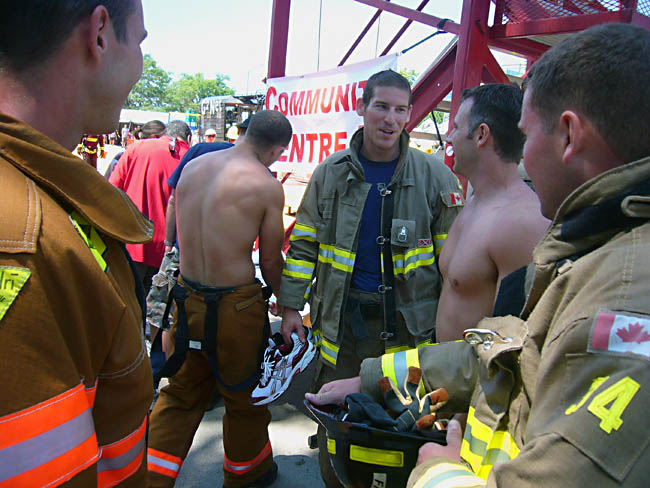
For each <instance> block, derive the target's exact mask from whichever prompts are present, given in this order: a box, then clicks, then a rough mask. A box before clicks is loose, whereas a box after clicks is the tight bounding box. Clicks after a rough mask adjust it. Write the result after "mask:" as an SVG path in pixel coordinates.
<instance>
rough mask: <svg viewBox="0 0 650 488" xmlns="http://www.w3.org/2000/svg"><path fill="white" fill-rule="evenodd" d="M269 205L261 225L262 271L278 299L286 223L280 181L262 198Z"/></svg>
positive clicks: (274, 183)
mask: <svg viewBox="0 0 650 488" xmlns="http://www.w3.org/2000/svg"><path fill="white" fill-rule="evenodd" d="M262 198H264V199H265V200H266V202H268V203H267V205H266V208H265V210H264V217H262V223H261V225H260V232H259V238H260V269H261V271H262V277H263V278H264V281H266V283H268V284H269V285H271V288H273V293H274V294H275V296H276V297H277V296H278V294H279V292H280V281H281V276H282V266H283V265H284V258H283V257H282V243H283V242H284V223H283V222H282V209H283V208H284V192H283V190H282V185H280V182H279V181H277V180H276V181H274V182H273V185H272V186H270V188H269V191H268V192H265V195H263V196H262Z"/></svg>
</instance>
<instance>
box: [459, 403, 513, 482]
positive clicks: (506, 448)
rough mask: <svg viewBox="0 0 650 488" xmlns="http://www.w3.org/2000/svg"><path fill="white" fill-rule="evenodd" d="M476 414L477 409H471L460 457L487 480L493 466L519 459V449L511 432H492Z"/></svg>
mask: <svg viewBox="0 0 650 488" xmlns="http://www.w3.org/2000/svg"><path fill="white" fill-rule="evenodd" d="M475 413H476V411H475V409H474V408H473V407H470V408H469V414H468V416H467V428H466V429H465V436H464V438H463V443H462V446H461V450H460V455H461V457H462V458H463V459H464V460H465V461H467V462H468V463H469V465H470V466H471V467H472V470H473V471H474V473H476V474H477V475H478V476H480V477H481V478H483V479H487V478H488V476H489V475H490V471H491V470H492V466H494V465H495V464H497V463H501V462H504V461H509V460H511V459H514V458H515V457H517V456H518V455H519V447H517V444H516V443H515V440H514V439H513V438H512V436H511V435H510V433H509V432H507V431H505V430H497V431H494V432H492V429H490V427H488V426H487V425H485V424H484V423H483V422H481V421H480V420H478V419H477V418H476V416H475Z"/></svg>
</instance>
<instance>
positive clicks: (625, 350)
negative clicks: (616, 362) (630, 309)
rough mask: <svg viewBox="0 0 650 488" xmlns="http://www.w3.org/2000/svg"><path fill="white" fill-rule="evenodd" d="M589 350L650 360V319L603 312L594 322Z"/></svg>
mask: <svg viewBox="0 0 650 488" xmlns="http://www.w3.org/2000/svg"><path fill="white" fill-rule="evenodd" d="M588 349H589V351H590V352H614V353H621V354H637V355H639V356H643V357H644V358H645V359H650V317H648V316H642V315H641V316H639V315H631V314H621V313H616V312H611V311H609V310H601V311H600V312H599V313H598V315H597V316H596V319H595V320H594V324H593V326H592V329H591V337H590V338H589V348H588Z"/></svg>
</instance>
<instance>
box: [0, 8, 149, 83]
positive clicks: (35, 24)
mask: <svg viewBox="0 0 650 488" xmlns="http://www.w3.org/2000/svg"><path fill="white" fill-rule="evenodd" d="M135 2H136V0H55V1H52V0H21V1H20V2H11V3H12V5H11V7H7V8H5V9H3V11H2V15H0V32H2V35H1V36H0V69H8V70H11V71H13V72H15V73H20V72H21V71H24V70H26V69H27V68H31V67H33V66H36V65H37V64H39V63H41V62H43V61H45V60H46V59H48V58H49V57H50V56H51V55H52V54H54V53H55V52H56V50H57V49H59V48H60V47H61V45H62V44H63V43H64V42H65V40H66V39H67V38H68V37H69V36H70V34H71V32H72V31H73V30H74V28H75V27H76V26H77V25H78V24H79V22H80V21H81V20H82V19H84V18H86V17H88V16H89V15H90V14H91V13H92V12H93V10H95V8H96V7H97V6H99V5H103V6H104V7H106V10H107V11H108V15H109V16H110V18H111V23H112V25H113V28H114V29H115V36H116V37H117V39H118V40H119V41H120V42H123V41H125V40H126V38H127V22H128V19H129V17H130V15H131V14H132V13H133V11H134V10H135V6H136V3H135Z"/></svg>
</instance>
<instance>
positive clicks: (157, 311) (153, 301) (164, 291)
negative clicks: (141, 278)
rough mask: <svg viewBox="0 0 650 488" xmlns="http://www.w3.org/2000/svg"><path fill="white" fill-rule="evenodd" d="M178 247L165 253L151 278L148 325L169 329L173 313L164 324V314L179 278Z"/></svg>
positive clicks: (148, 296) (148, 298)
mask: <svg viewBox="0 0 650 488" xmlns="http://www.w3.org/2000/svg"><path fill="white" fill-rule="evenodd" d="M178 258H179V255H178V249H177V248H176V247H173V248H172V250H171V251H169V252H166V253H165V257H164V258H163V260H162V263H161V264H160V270H159V271H158V273H156V274H155V275H154V277H153V279H152V280H151V289H150V290H149V294H148V295H147V325H149V326H150V327H151V326H154V327H158V328H159V329H164V330H169V328H170V326H171V318H172V314H171V313H170V314H169V317H168V319H167V323H166V324H163V323H162V320H163V314H164V313H165V307H166V306H167V300H168V299H169V293H170V292H171V290H172V288H173V287H174V284H175V283H176V280H177V278H178Z"/></svg>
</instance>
